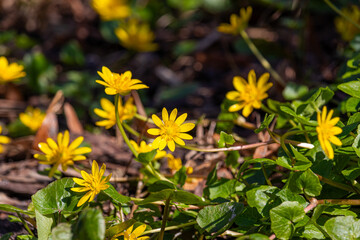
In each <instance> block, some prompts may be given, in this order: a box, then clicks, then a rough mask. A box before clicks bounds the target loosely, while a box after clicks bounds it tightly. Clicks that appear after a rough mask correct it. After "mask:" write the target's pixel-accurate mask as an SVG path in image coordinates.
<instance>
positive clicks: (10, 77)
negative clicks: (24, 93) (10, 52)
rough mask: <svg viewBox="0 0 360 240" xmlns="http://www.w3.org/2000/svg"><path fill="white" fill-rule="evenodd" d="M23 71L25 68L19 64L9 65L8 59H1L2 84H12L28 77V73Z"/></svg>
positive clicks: (0, 76) (0, 78)
mask: <svg viewBox="0 0 360 240" xmlns="http://www.w3.org/2000/svg"><path fill="white" fill-rule="evenodd" d="M23 70H24V67H23V66H21V65H19V64H17V63H11V64H9V62H8V60H7V59H6V57H4V56H2V57H0V83H6V82H11V81H14V80H16V79H18V78H21V77H24V76H26V73H25V72H23Z"/></svg>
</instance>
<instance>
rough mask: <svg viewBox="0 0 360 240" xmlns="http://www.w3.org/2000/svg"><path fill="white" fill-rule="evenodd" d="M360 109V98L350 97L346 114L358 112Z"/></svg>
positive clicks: (347, 101)
mask: <svg viewBox="0 0 360 240" xmlns="http://www.w3.org/2000/svg"><path fill="white" fill-rule="evenodd" d="M359 109H360V98H355V97H350V98H349V99H347V100H346V102H345V110H346V112H357V111H358V110H359Z"/></svg>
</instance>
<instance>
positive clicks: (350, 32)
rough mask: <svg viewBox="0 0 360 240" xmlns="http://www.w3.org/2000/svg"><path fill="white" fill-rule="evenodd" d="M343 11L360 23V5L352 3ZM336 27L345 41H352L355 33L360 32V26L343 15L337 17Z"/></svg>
mask: <svg viewBox="0 0 360 240" xmlns="http://www.w3.org/2000/svg"><path fill="white" fill-rule="evenodd" d="M341 11H342V12H343V13H344V15H346V16H347V17H349V18H350V19H351V20H353V21H354V22H355V23H357V24H360V9H359V7H358V6H356V5H351V6H349V7H347V8H343V9H342V10H341ZM335 27H336V30H337V31H338V32H339V33H340V35H341V37H342V38H343V39H344V40H345V41H351V40H352V39H353V38H354V37H355V35H357V34H359V33H360V29H359V28H357V27H356V26H355V25H354V24H352V23H351V22H349V21H348V20H346V19H345V18H343V17H341V16H339V17H337V18H335Z"/></svg>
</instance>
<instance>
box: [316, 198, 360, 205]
mask: <svg viewBox="0 0 360 240" xmlns="http://www.w3.org/2000/svg"><path fill="white" fill-rule="evenodd" d="M326 203H331V204H338V205H353V206H359V205H360V199H321V200H318V204H326Z"/></svg>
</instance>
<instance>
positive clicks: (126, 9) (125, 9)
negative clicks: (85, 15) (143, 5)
mask: <svg viewBox="0 0 360 240" xmlns="http://www.w3.org/2000/svg"><path fill="white" fill-rule="evenodd" d="M91 5H92V7H93V8H94V10H95V11H96V12H97V13H98V14H99V15H100V17H101V19H102V20H104V21H111V20H116V19H122V18H126V17H128V16H129V15H130V6H129V5H128V4H127V1H126V0H92V2H91Z"/></svg>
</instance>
